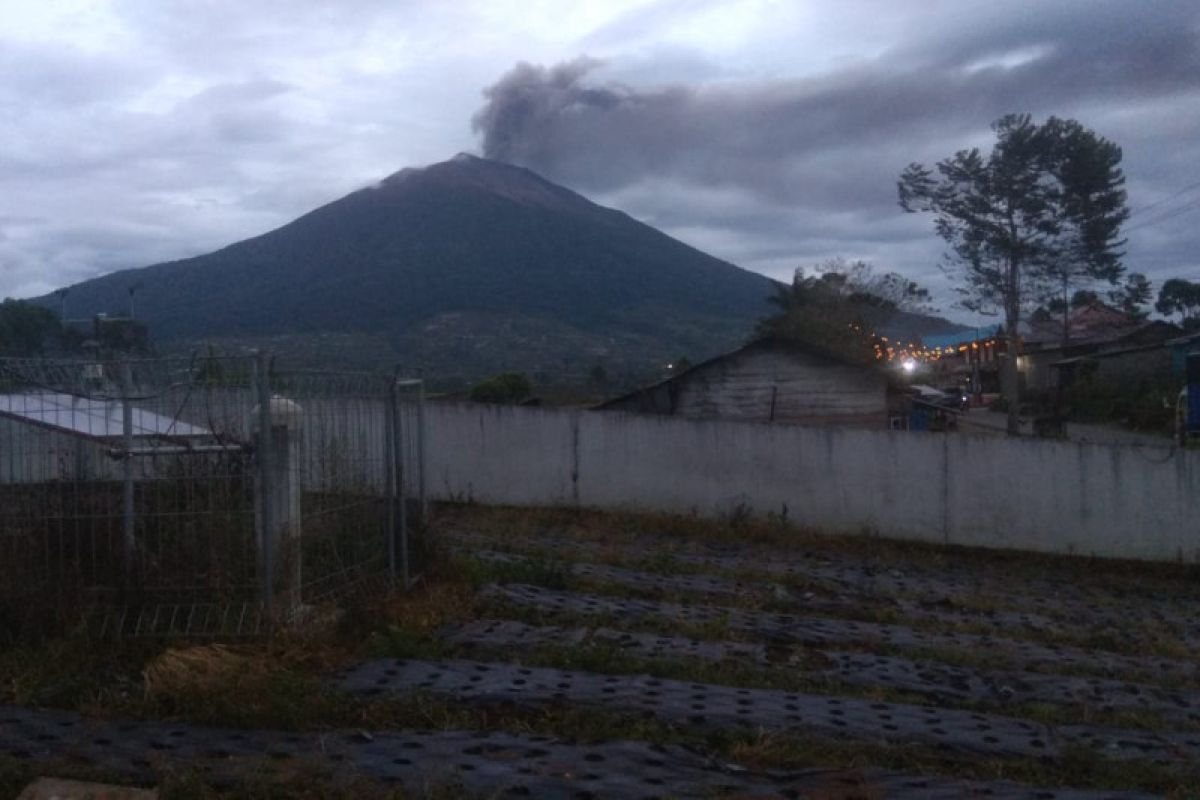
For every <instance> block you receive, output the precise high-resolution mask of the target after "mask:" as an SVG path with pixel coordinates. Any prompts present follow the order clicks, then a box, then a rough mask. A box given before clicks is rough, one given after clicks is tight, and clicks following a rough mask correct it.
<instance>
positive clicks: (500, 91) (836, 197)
mask: <svg viewBox="0 0 1200 800" xmlns="http://www.w3.org/2000/svg"><path fill="white" fill-rule="evenodd" d="M973 8H975V7H973ZM1004 8H1005V10H1008V7H1007V6H1005V7H1004ZM975 10H976V11H977V10H978V9H977V8H975ZM1029 10H1030V11H1033V13H1021V12H1020V11H1019V10H1017V11H1013V12H1012V13H1007V14H1000V13H999V12H994V11H993V12H989V14H991V16H989V14H983V15H980V14H978V13H972V14H971V15H964V16H962V17H961V18H954V17H951V18H950V19H939V20H938V23H939V24H937V25H936V26H930V27H931V30H936V36H935V35H933V34H932V33H924V34H920V35H916V36H913V37H910V38H909V39H908V40H906V41H905V42H903V44H902V46H896V47H893V48H891V49H889V50H888V51H887V52H885V53H883V54H882V55H879V56H877V57H875V58H872V59H870V60H862V61H859V62H858V63H855V64H853V65H849V66H845V67H842V68H839V69H837V70H833V71H826V72H824V73H820V74H816V75H812V76H809V77H806V78H802V79H792V80H770V81H763V80H758V81H738V82H729V81H726V82H711V83H698V84H697V83H675V84H670V85H661V84H659V85H656V84H654V83H653V82H649V83H645V82H639V83H638V84H636V85H634V84H633V83H632V82H617V81H613V80H605V79H604V77H603V76H604V74H605V72H606V65H605V64H604V63H602V62H600V61H596V60H592V59H586V58H583V59H578V60H575V61H571V62H567V63H563V64H559V65H556V66H550V67H545V66H537V65H532V64H528V63H521V64H518V65H517V66H516V67H515V68H513V69H512V70H510V71H509V72H508V73H506V74H505V75H503V76H502V77H501V78H500V79H499V80H498V81H497V82H496V83H494V84H493V85H492V86H490V87H489V88H488V89H487V90H486V91H485V98H486V103H485V105H484V106H483V108H482V109H481V110H480V111H479V112H478V113H477V114H476V116H475V118H474V120H473V124H474V127H475V129H476V131H477V133H478V134H479V136H480V137H481V140H482V149H483V153H484V154H485V155H486V156H488V157H491V158H496V159H500V160H504V161H510V162H513V163H518V164H522V165H525V166H528V167H530V168H532V169H534V170H537V171H539V172H542V173H543V174H546V175H548V176H549V177H551V178H554V179H557V180H561V181H563V182H565V183H567V184H568V185H571V186H574V187H577V188H580V189H582V190H585V191H589V192H592V193H593V194H596V195H598V196H601V197H613V196H619V195H620V193H621V192H622V190H623V189H625V188H626V187H629V186H632V185H640V186H645V185H646V184H647V183H648V182H654V181H658V182H668V181H673V182H675V183H677V184H683V185H690V186H693V187H708V188H711V189H724V190H731V191H737V192H740V193H741V195H742V199H741V203H742V206H741V207H742V210H743V211H746V210H751V209H752V213H751V214H746V213H741V212H739V211H738V210H737V208H736V204H730V203H726V202H716V201H712V200H711V198H709V200H708V201H706V200H705V199H704V198H706V197H709V196H708V195H705V194H704V193H701V194H700V198H701V199H700V200H699V201H698V203H699V205H701V206H702V205H703V204H704V203H705V202H711V206H710V209H709V211H707V212H706V210H705V209H704V208H702V207H697V203H686V204H685V205H684V207H683V208H684V209H685V210H680V209H678V208H676V209H675V210H674V211H672V210H670V208H667V206H668V205H669V202H668V203H663V204H658V203H656V202H654V201H653V200H652V199H651V197H650V195H648V194H646V193H643V194H642V195H641V196H640V198H639V202H640V207H637V208H634V209H632V210H634V212H635V213H639V214H640V215H642V216H643V218H646V219H647V220H648V221H657V222H658V223H660V224H663V225H664V226H665V227H667V228H668V229H673V230H676V231H689V232H692V233H693V235H694V231H695V230H696V229H697V228H700V227H703V226H707V228H708V229H710V230H712V229H720V228H724V229H726V231H727V232H728V231H730V230H732V229H734V228H737V229H738V230H741V231H745V232H750V231H753V232H754V233H755V235H756V241H757V242H759V243H760V245H759V246H744V247H740V248H733V249H730V250H726V251H725V252H720V253H718V254H719V255H723V256H725V257H727V258H731V259H733V260H739V261H741V263H743V264H747V265H750V266H756V265H759V264H762V263H765V262H769V261H771V260H772V259H777V258H779V257H781V256H778V255H770V252H777V251H782V250H783V249H785V246H784V244H783V243H785V242H790V243H791V247H792V248H793V252H795V253H796V254H797V257H798V258H803V257H804V256H805V255H806V254H812V250H813V247H812V246H811V244H812V242H813V241H821V242H823V243H827V244H828V245H829V246H830V247H833V248H836V249H835V250H834V251H833V252H839V251H840V252H844V253H847V254H848V255H856V254H858V253H859V252H863V251H868V250H873V251H874V252H877V253H880V255H883V256H885V257H886V255H887V253H886V248H884V247H882V246H881V245H882V244H883V243H884V241H891V242H892V243H893V244H894V245H895V247H894V248H893V249H894V251H895V252H897V253H899V252H904V253H905V255H906V257H913V255H914V252H915V251H916V250H923V255H922V256H921V258H922V263H915V264H909V265H907V266H908V267H909V268H911V269H914V270H924V269H926V268H927V267H926V266H923V265H927V264H928V263H930V261H931V260H933V259H934V258H935V257H936V251H937V248H936V247H930V246H926V247H925V248H920V247H919V245H918V244H917V243H916V241H915V240H912V239H908V238H902V239H891V238H890V237H893V236H895V235H896V231H895V230H894V226H893V225H892V224H891V223H892V221H894V220H895V218H896V217H897V215H898V213H899V212H898V211H897V209H896V205H895V188H894V187H895V180H896V177H897V175H898V174H899V172H900V170H901V169H902V168H903V167H904V165H905V164H906V163H908V162H909V161H912V160H922V161H930V160H936V159H938V158H941V157H945V156H947V155H949V154H951V153H952V152H953V151H955V150H957V149H960V148H962V147H966V146H972V145H980V146H986V145H987V144H988V142H989V140H990V134H989V133H988V125H989V124H990V122H991V121H992V120H994V119H996V118H998V117H999V116H1001V115H1003V114H1005V113H1009V112H1012V111H1029V112H1032V113H1034V114H1035V115H1037V116H1039V117H1045V116H1048V115H1050V114H1057V115H1060V116H1074V117H1076V118H1078V119H1080V121H1082V122H1083V123H1084V124H1085V125H1089V126H1090V127H1093V128H1094V129H1096V130H1097V132H1099V133H1100V134H1102V135H1105V136H1108V137H1109V138H1111V139H1113V140H1114V141H1117V142H1118V143H1120V144H1122V145H1123V146H1124V147H1125V150H1126V170H1127V172H1128V173H1129V175H1130V190H1131V200H1132V204H1133V205H1134V206H1135V207H1136V206H1137V205H1139V204H1144V203H1147V202H1151V201H1152V200H1154V199H1156V197H1157V196H1158V195H1160V194H1161V193H1162V192H1163V191H1164V187H1166V189H1169V188H1170V187H1171V186H1172V185H1173V183H1174V184H1175V185H1178V182H1179V178H1180V175H1181V172H1180V171H1181V170H1183V173H1182V174H1183V175H1184V176H1185V177H1186V175H1188V174H1191V175H1192V176H1193V179H1196V180H1200V168H1198V167H1197V166H1196V165H1197V164H1198V163H1200V161H1197V160H1196V156H1197V155H1198V154H1200V153H1198V151H1197V146H1196V144H1195V143H1194V142H1195V137H1194V135H1193V134H1191V133H1188V131H1194V130H1196V129H1197V128H1196V126H1197V125H1200V27H1198V25H1200V23H1198V20H1200V10H1197V9H1196V8H1195V7H1194V6H1191V5H1189V4H1168V3H1146V4H1141V3H1139V4H1128V3H1123V2H1112V1H1110V2H1094V3H1087V4H1079V3H1063V4H1054V7H1050V6H1047V5H1046V4H1040V3H1039V4H1037V5H1036V8H1033V7H1031V9H1029ZM1172 113H1173V114H1174V115H1176V118H1178V116H1180V115H1182V116H1183V117H1185V118H1186V121H1185V122H1179V121H1178V120H1177V121H1176V122H1175V123H1174V125H1172V123H1171V122H1170V120H1169V119H1162V118H1161V117H1163V116H1164V115H1167V116H1168V117H1169V116H1170V115H1171V114H1172ZM1155 117H1159V118H1160V119H1159V120H1158V123H1156V124H1155V123H1150V120H1152V119H1154V118H1155ZM1172 127H1174V128H1175V129H1176V130H1174V131H1173V132H1172V131H1171V129H1172ZM675 194H678V193H675ZM675 194H671V195H669V196H670V197H671V198H672V201H673V200H675V199H676V198H675ZM685 217H686V219H685ZM925 226H926V227H925V236H926V238H930V236H931V234H930V231H929V226H928V222H927V221H926V223H925ZM909 230H911V228H910V229H909ZM732 239H733V237H727V238H726V241H731V240H732ZM765 242H773V243H774V244H770V245H766V246H763V245H761V243H765ZM1134 243H1135V244H1142V243H1146V244H1150V243H1151V240H1150V237H1147V236H1141V237H1138V238H1137V239H1135V240H1134ZM935 244H936V243H935ZM1197 244H1200V243H1198V242H1196V241H1194V240H1193V241H1192V242H1191V243H1190V247H1191V251H1192V252H1195V250H1196V245H1197ZM1170 250H1171V251H1170V253H1169V254H1168V253H1167V252H1166V251H1164V250H1158V251H1156V252H1155V253H1153V254H1150V253H1143V254H1141V255H1142V259H1143V261H1145V262H1146V263H1152V264H1156V265H1163V266H1158V267H1156V268H1158V269H1167V268H1168V267H1167V266H1165V264H1166V262H1168V261H1171V260H1172V259H1175V258H1178V259H1181V260H1180V261H1176V262H1175V268H1177V269H1182V270H1184V271H1186V270H1187V269H1190V266H1189V265H1190V264H1193V263H1195V259H1196V257H1195V256H1194V255H1192V256H1190V257H1189V256H1188V255H1187V254H1186V251H1187V248H1186V247H1172V248H1171V249H1170ZM764 251H767V252H764ZM856 251H857V252H856ZM829 254H832V253H829Z"/></svg>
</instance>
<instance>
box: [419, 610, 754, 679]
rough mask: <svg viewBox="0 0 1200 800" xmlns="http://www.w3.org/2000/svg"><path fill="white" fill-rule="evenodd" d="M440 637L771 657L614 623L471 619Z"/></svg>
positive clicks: (746, 647)
mask: <svg viewBox="0 0 1200 800" xmlns="http://www.w3.org/2000/svg"><path fill="white" fill-rule="evenodd" d="M439 635H440V637H441V639H442V640H443V641H445V642H448V643H450V644H455V645H459V646H461V647H467V648H469V647H480V648H485V649H486V648H506V649H507V648H522V649H525V650H530V649H536V648H538V647H563V646H567V647H570V646H576V645H580V644H583V643H585V642H587V643H593V644H598V645H608V646H612V647H615V648H617V649H619V650H621V651H622V652H626V653H629V654H630V655H634V656H638V657H640V658H696V659H702V660H705V661H722V660H725V659H730V660H736V661H739V662H742V663H750V664H755V665H759V666H764V667H765V666H767V665H768V664H769V663H770V660H771V659H770V655H769V653H768V651H767V647H766V645H761V644H755V643H752V642H720V641H708V640H704V639H690V638H687V637H685V636H658V635H656V634H653V633H631V632H629V631H620V630H616V629H614V628H565V627H559V626H555V625H551V626H541V625H527V624H526V623H524V622H517V621H514V620H496V619H484V620H472V621H471V622H465V623H462V624H459V625H453V626H449V627H447V628H444V629H443V630H442V631H440V632H439Z"/></svg>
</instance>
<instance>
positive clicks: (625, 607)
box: [480, 584, 1200, 681]
mask: <svg viewBox="0 0 1200 800" xmlns="http://www.w3.org/2000/svg"><path fill="white" fill-rule="evenodd" d="M480 596H481V597H485V598H488V597H490V598H494V599H497V600H502V601H505V602H508V603H514V604H518V605H522V606H528V607H533V608H540V609H544V610H546V611H550V612H559V613H561V612H565V613H570V614H581V615H604V616H613V617H616V618H618V619H621V620H622V621H634V620H642V621H646V620H649V621H665V620H669V621H674V622H681V623H687V624H692V625H725V626H727V627H728V628H729V629H731V630H735V631H738V632H740V633H743V634H747V635H751V636H753V637H754V638H757V639H759V640H762V641H768V642H784V643H792V644H805V645H816V646H820V645H827V644H836V643H839V642H840V643H847V642H871V643H879V644H884V645H888V646H892V647H898V648H905V649H917V648H935V649H942V648H945V649H957V650H967V651H976V652H986V653H992V654H996V655H1000V656H1004V657H1005V658H1006V659H1008V660H1009V661H1010V662H1012V663H1013V665H1014V666H1015V667H1016V668H1018V669H1031V668H1032V669H1037V668H1041V669H1048V670H1054V669H1056V668H1057V669H1077V670H1087V671H1088V672H1090V673H1094V674H1101V673H1104V674H1108V675H1119V676H1120V677H1129V676H1131V675H1138V676H1143V677H1149V678H1150V679H1153V678H1155V677H1166V678H1170V679H1179V680H1190V681H1195V680H1197V679H1198V678H1200V665H1198V663H1197V662H1196V661H1194V660H1184V659H1170V658H1158V657H1154V656H1123V655H1119V654H1117V653H1104V652H1094V651H1090V650H1083V649H1080V648H1076V647H1065V646H1061V647H1060V646H1055V645H1050V644H1040V643H1037V642H1026V641H1019V640H1015V639H1003V638H999V637H991V636H982V635H979V634H965V633H964V634H950V633H927V632H925V631H920V630H916V629H913V628H909V627H905V626H903V625H891V624H885V623H878V622H858V621H855V620H845V619H833V618H818V617H800V616H794V615H791V614H772V613H767V612H756V611H749V610H746V609H742V608H727V607H722V606H707V605H683V604H680V603H669V602H663V601H657V600H639V599H630V598H617V597H605V596H601V595H590V594H578V593H574V592H561V591H557V590H553V589H543V588H542V587H540V586H531V585H529V584H504V585H489V586H487V587H484V589H483V590H482V591H481V592H480Z"/></svg>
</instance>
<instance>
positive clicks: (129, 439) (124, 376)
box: [121, 360, 137, 585]
mask: <svg viewBox="0 0 1200 800" xmlns="http://www.w3.org/2000/svg"><path fill="white" fill-rule="evenodd" d="M121 431H122V446H123V447H124V449H125V453H124V459H123V460H122V465H121V466H122V484H123V485H122V487H121V488H122V495H121V560H122V565H123V567H124V571H125V581H126V585H131V584H132V582H133V569H134V553H135V549H136V546H137V543H136V540H135V539H134V516H133V514H134V508H133V365H132V364H130V363H129V361H128V360H122V361H121Z"/></svg>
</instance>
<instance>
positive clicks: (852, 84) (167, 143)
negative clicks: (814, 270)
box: [0, 0, 1200, 317]
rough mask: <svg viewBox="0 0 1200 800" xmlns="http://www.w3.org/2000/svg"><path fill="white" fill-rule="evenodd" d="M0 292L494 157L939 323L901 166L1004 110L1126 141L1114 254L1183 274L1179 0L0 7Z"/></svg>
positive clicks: (180, 248)
mask: <svg viewBox="0 0 1200 800" xmlns="http://www.w3.org/2000/svg"><path fill="white" fill-rule="evenodd" d="M0 20H3V21H2V22H0V296H6V295H12V296H29V295H34V294H40V293H43V292H46V291H49V290H51V289H53V288H56V287H58V286H61V285H64V284H69V283H72V282H75V281H78V280H81V279H84V278H88V277H92V276H94V275H97V274H100V273H103V272H108V271H111V270H114V269H120V268H124V267H135V266H143V265H146V264H150V263H154V262H156V261H160V260H166V259H171V258H179V257H184V256H188V255H195V254H199V253H203V252H207V251H209V250H212V249H215V248H217V247H220V246H222V245H224V244H228V243H231V242H233V241H236V240H238V239H242V238H245V237H248V236H252V235H255V234H258V233H262V232H264V231H266V230H268V229H270V228H273V227H277V226H279V225H281V224H283V223H285V222H287V221H289V220H290V219H292V218H294V217H296V216H298V215H299V214H301V213H303V212H305V211H307V210H310V209H311V208H314V207H316V206H318V205H321V204H322V203H325V202H328V201H330V200H333V199H336V198H337V197H339V196H341V195H343V194H345V193H347V192H349V191H351V190H353V189H356V188H359V187H361V186H363V185H366V184H369V183H371V182H373V181H375V180H377V179H378V178H380V177H382V176H384V175H387V174H390V173H392V172H395V171H396V170H398V169H400V168H402V167H405V166H414V165H421V164H426V163H431V162H434V161H440V160H443V159H445V158H449V157H450V156H452V155H454V154H455V153H456V152H459V151H464V150H465V151H469V152H474V153H477V154H482V155H488V156H491V157H496V158H501V159H504V160H510V161H514V162H517V163H521V164H524V165H526V166H529V167H531V168H533V169H535V170H537V171H539V172H541V173H542V174H544V175H546V176H547V177H549V178H551V179H553V180H556V181H558V182H561V183H564V184H566V185H567V186H570V187H571V188H573V189H576V190H577V191H580V192H582V193H584V194H585V195H587V196H588V197H590V198H592V199H594V200H596V201H597V202H601V203H604V204H606V205H611V206H615V207H617V208H620V209H622V210H624V211H627V212H629V213H630V214H632V215H634V216H636V217H638V218H639V219H642V220H644V221H646V222H648V223H650V224H652V225H655V226H657V227H659V228H662V229H663V230H666V231H667V232H668V233H671V234H672V235H675V236H677V237H678V238H680V239H683V240H684V241H686V242H688V243H690V244H692V245H695V246H697V247H699V248H701V249H704V250H707V251H709V252H711V253H713V254H714V255H717V256H720V257H722V258H726V259H728V260H730V261H732V262H734V263H736V264H739V265H741V266H744V267H746V268H749V269H754V270H758V271H760V272H764V273H766V274H768V275H771V276H773V277H778V278H786V277H787V276H789V275H790V274H791V272H792V270H793V269H794V268H795V267H797V266H805V265H813V264H816V263H818V262H820V261H822V260H824V259H828V258H831V257H834V256H839V255H840V256H844V257H847V258H864V259H868V260H870V261H873V262H874V263H876V264H877V265H879V266H881V267H885V268H890V269H895V270H897V271H900V272H902V273H904V274H906V275H908V276H910V277H912V278H915V279H917V280H920V281H922V282H924V283H926V284H927V285H929V286H930V287H931V288H933V289H934V290H935V292H936V294H937V296H938V299H939V301H940V302H939V305H940V306H941V307H942V309H943V310H944V311H947V312H950V313H951V314H952V315H954V316H959V317H963V316H964V315H962V314H960V313H956V312H955V311H954V309H953V308H952V306H951V304H952V302H953V298H952V296H951V293H950V291H949V285H950V284H949V283H948V281H947V278H946V277H945V276H944V275H943V274H942V273H941V272H940V270H939V269H938V267H937V262H938V257H939V254H940V253H941V251H942V247H941V244H940V242H939V241H938V240H937V239H936V238H935V237H934V235H933V227H932V222H931V220H930V219H929V218H928V217H920V216H908V215H905V214H903V213H902V212H901V211H900V209H899V208H898V207H897V205H896V195H895V191H896V190H895V181H896V177H897V176H898V174H899V172H900V170H901V169H903V167H904V166H905V165H906V164H907V163H908V162H910V161H913V160H920V161H927V162H930V161H936V160H937V159H939V158H942V157H945V156H948V155H950V154H951V153H953V152H954V151H955V150H957V149H959V148H962V147H967V146H973V145H980V146H986V145H987V144H988V142H989V141H990V133H989V129H988V126H989V123H990V122H991V121H992V120H994V119H995V118H997V117H998V116H1000V115H1002V114H1004V113H1007V112H1012V111H1028V112H1031V113H1033V114H1034V115H1035V116H1036V117H1037V118H1038V119H1043V118H1044V117H1046V116H1048V115H1050V114H1056V115H1058V116H1069V117H1074V118H1076V119H1078V120H1079V121H1080V122H1082V123H1083V124H1084V125H1086V126H1088V127H1090V128H1092V129H1094V130H1095V131H1096V132H1097V133H1099V134H1101V135H1103V136H1105V137H1107V138H1110V139H1112V140H1113V141H1115V142H1117V143H1118V144H1120V145H1122V147H1123V148H1124V151H1125V162H1124V168H1125V171H1126V174H1127V177H1128V189H1129V195H1130V206H1131V207H1132V208H1133V210H1134V216H1133V218H1132V219H1131V220H1130V222H1129V224H1128V225H1127V230H1128V235H1129V245H1128V255H1127V257H1126V264H1127V266H1128V267H1129V268H1131V269H1135V270H1142V271H1145V272H1146V273H1148V274H1149V275H1150V277H1151V278H1152V279H1154V280H1155V281H1156V282H1158V281H1161V280H1162V279H1163V278H1164V277H1168V276H1172V275H1180V276H1184V277H1189V278H1192V279H1200V135H1198V134H1200V4H1198V3H1194V2H1186V1H1185V0H1174V1H1172V2H1153V0H1137V1H1136V2H1134V1H1133V0H1078V1H1076V2H1071V1H1066V0H1065V1H1064V2H1053V0H1027V1H1025V2H1001V0H989V1H987V2H976V1H975V0H921V2H911V3H897V2H894V0H812V1H811V2H801V1H800V0H795V2H785V1H784V0H742V1H741V2H736V1H735V2H705V0H657V1H653V0H651V1H649V2H638V1H637V0H591V1H590V2H576V3H562V2H556V1H555V0H520V2H509V1H508V0H505V1H503V2H501V1H500V0H495V1H493V2H471V1H470V0H454V2H449V1H446V2H443V1H442V0H427V1H426V2H419V1H418V0H339V2H334V3H331V2H323V1H319V0H311V1H309V0H254V2H246V0H209V1H208V2H170V0H111V1H109V2H105V0H61V1H59V0H0Z"/></svg>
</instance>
